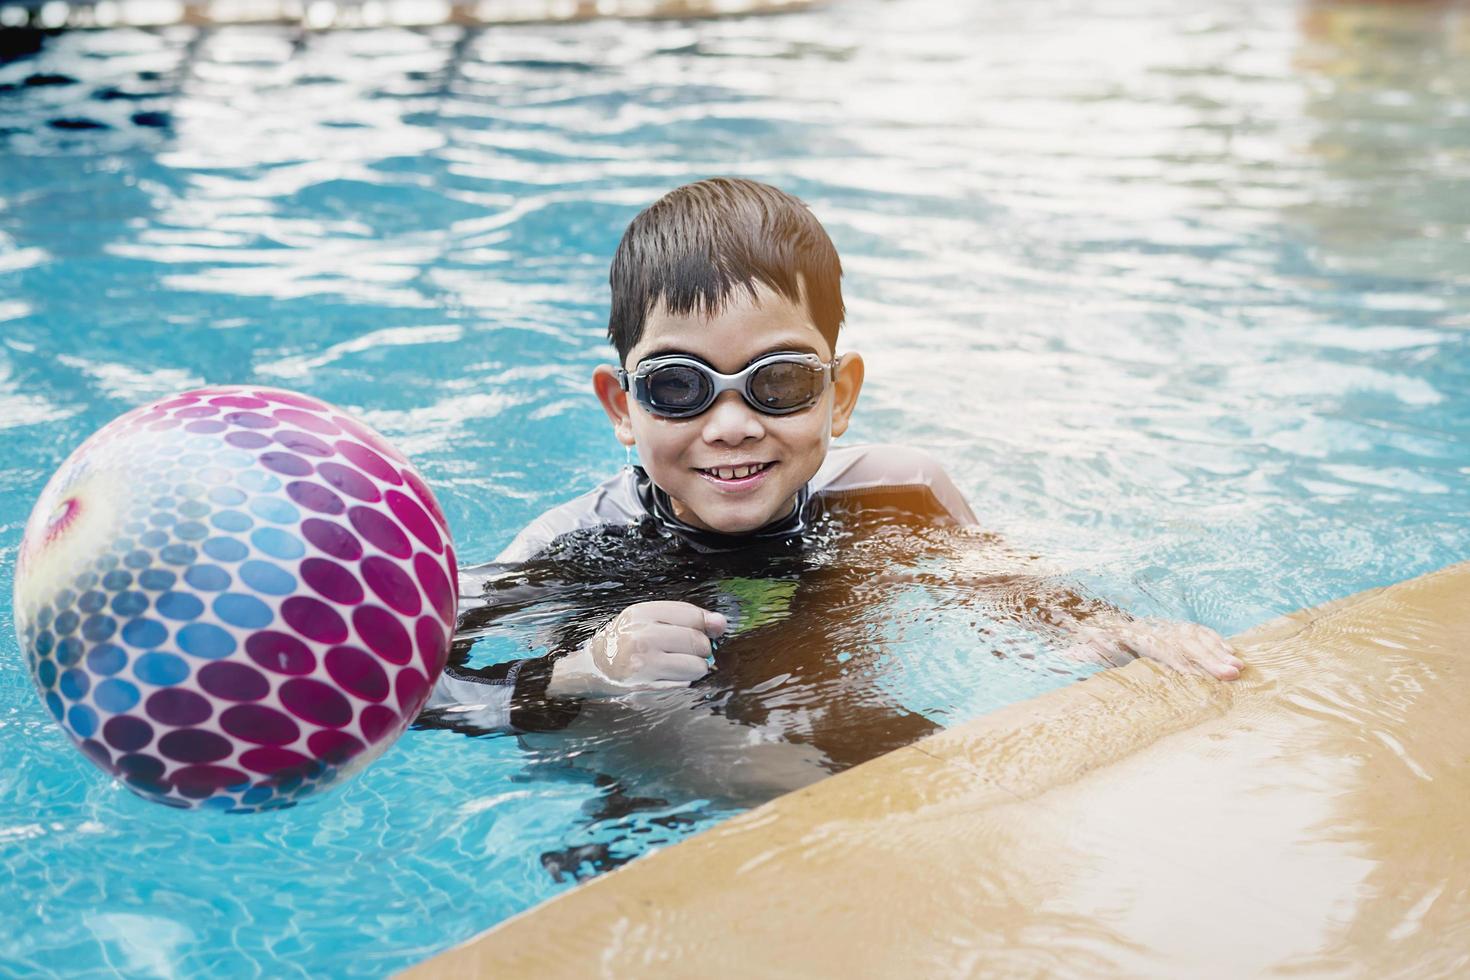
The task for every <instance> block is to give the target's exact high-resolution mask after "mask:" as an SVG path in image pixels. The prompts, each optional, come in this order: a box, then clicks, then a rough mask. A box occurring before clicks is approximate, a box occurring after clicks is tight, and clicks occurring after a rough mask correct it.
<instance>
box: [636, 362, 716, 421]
mask: <svg viewBox="0 0 1470 980" xmlns="http://www.w3.org/2000/svg"><path fill="white" fill-rule="evenodd" d="M646 384H647V385H648V398H649V402H650V403H651V404H650V407H651V408H652V409H653V410H654V411H657V412H661V413H664V414H669V415H677V414H679V413H682V412H689V411H698V409H699V407H700V406H701V405H703V404H704V403H705V401H706V400H707V399H708V398H709V395H710V382H709V379H708V378H706V377H705V376H704V375H703V374H701V373H700V372H699V371H698V370H697V369H695V368H693V367H690V366H689V365H687V364H670V365H668V366H667V367H661V368H658V369H657V370H655V371H653V372H651V373H650V374H649V375H648V379H647V381H646Z"/></svg>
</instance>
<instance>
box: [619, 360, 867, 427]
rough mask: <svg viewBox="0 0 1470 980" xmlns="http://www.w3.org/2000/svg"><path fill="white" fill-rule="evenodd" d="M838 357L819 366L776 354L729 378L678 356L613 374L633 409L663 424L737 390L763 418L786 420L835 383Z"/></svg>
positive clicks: (703, 364)
mask: <svg viewBox="0 0 1470 980" xmlns="http://www.w3.org/2000/svg"><path fill="white" fill-rule="evenodd" d="M841 360H842V358H840V357H834V358H833V359H832V360H830V361H823V360H822V359H821V358H820V357H818V356H817V355H815V354H801V353H797V352H795V351H778V352H777V353H774V354H766V355H765V356H764V357H758V358H756V359H755V360H754V361H752V362H750V364H748V365H747V366H746V367H745V368H744V369H743V370H740V371H737V372H736V373H734V374H721V373H720V372H718V371H716V370H715V369H714V368H712V367H710V366H709V365H708V364H705V363H704V362H703V361H699V360H696V359H694V358H692V357H688V356H686V355H684V354H666V355H664V356H662V357H650V358H648V359H647V360H644V361H640V362H639V363H638V366H637V367H636V368H634V369H633V373H632V374H629V373H628V372H627V371H624V370H623V369H622V368H619V369H618V384H619V385H620V386H622V389H623V390H624V391H630V390H631V392H632V394H633V397H634V398H635V399H637V401H638V404H640V405H642V406H643V407H644V408H646V409H648V411H649V412H651V413H653V414H654V415H658V416H662V417H663V418H666V419H688V418H693V417H694V416H696V415H699V414H700V413H701V412H703V411H705V410H706V409H707V408H709V407H710V406H711V405H713V404H714V403H715V399H716V398H718V397H720V395H721V394H722V393H723V392H726V391H738V392H740V395H741V397H742V398H744V399H745V402H746V404H748V405H749V406H750V407H751V408H753V409H755V410H756V411H757V412H762V413H764V414H766V415H790V414H792V413H793V412H800V411H801V410H802V409H806V408H811V407H812V406H813V405H815V404H816V403H817V399H819V398H821V397H822V392H824V391H826V390H827V382H828V381H836V380H837V364H838V362H839V361H841Z"/></svg>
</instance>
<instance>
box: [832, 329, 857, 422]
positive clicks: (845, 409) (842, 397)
mask: <svg viewBox="0 0 1470 980" xmlns="http://www.w3.org/2000/svg"><path fill="white" fill-rule="evenodd" d="M862 390H863V355H861V354H859V353H858V352H857V351H849V352H847V353H846V354H843V355H842V362H841V363H840V364H838V365H837V382H836V384H834V385H833V392H834V394H833V399H832V438H833V439H836V438H837V437H838V436H840V435H842V433H844V432H846V431H847V423H848V421H849V420H851V418H852V410H853V409H854V408H856V407H857V400H858V393H859V392H860V391H862Z"/></svg>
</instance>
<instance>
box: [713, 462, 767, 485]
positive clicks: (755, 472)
mask: <svg viewBox="0 0 1470 980" xmlns="http://www.w3.org/2000/svg"><path fill="white" fill-rule="evenodd" d="M775 465H776V464H775V463H746V464H744V465H741V466H711V467H708V468H703V467H696V468H695V471H696V472H697V473H699V474H700V475H701V476H705V477H708V478H710V479H712V480H719V481H720V482H722V483H738V482H740V481H742V480H749V479H751V478H752V477H755V476H759V475H760V474H762V473H764V472H766V470H769V469H770V468H771V467H773V466H775Z"/></svg>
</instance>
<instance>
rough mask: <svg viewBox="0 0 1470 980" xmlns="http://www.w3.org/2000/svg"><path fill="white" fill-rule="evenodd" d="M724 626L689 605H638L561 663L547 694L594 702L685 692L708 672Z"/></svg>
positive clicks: (713, 615) (713, 614) (722, 621)
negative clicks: (658, 691) (648, 693)
mask: <svg viewBox="0 0 1470 980" xmlns="http://www.w3.org/2000/svg"><path fill="white" fill-rule="evenodd" d="M725 626H726V623H725V617H724V616H722V615H720V614H719V613H717V612H709V611H707V610H704V609H701V608H699V607H698V606H696V605H693V604H691V603H688V602H639V603H636V604H634V605H631V606H629V607H628V608H627V609H624V610H623V611H622V612H620V613H618V615H617V616H615V617H614V618H613V620H612V622H610V623H608V624H607V625H606V626H604V627H603V628H602V629H600V630H598V631H597V632H596V633H595V634H593V636H592V639H590V640H588V641H587V643H586V644H585V645H583V647H582V648H581V649H580V650H578V651H577V652H576V653H572V654H569V655H567V656H565V657H563V658H562V659H560V660H558V661H557V662H556V664H555V666H553V667H552V671H551V683H550V684H549V685H547V688H546V693H547V694H549V695H551V696H552V697H595V696H597V695H615V694H625V693H627V692H628V691H632V690H650V689H659V688H667V687H686V686H688V685H689V684H690V683H691V682H692V681H697V680H699V678H701V677H703V676H704V675H705V674H706V673H708V672H709V664H708V663H706V660H708V658H709V655H710V640H711V639H713V638H715V637H718V636H721V635H722V634H723V633H724V632H725Z"/></svg>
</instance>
